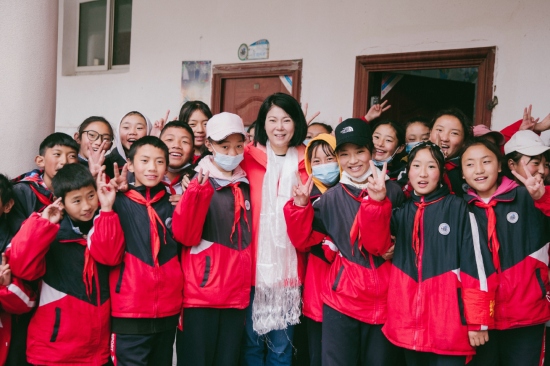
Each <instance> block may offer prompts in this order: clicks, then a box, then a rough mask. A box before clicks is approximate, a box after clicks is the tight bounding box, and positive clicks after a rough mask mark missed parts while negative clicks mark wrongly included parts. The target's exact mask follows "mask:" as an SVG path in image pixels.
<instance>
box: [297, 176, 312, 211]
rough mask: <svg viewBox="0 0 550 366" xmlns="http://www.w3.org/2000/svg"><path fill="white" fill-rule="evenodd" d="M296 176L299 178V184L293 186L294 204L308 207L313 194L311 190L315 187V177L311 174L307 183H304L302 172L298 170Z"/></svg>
mask: <svg viewBox="0 0 550 366" xmlns="http://www.w3.org/2000/svg"><path fill="white" fill-rule="evenodd" d="M296 178H297V179H298V185H297V186H294V187H292V191H293V194H292V195H293V196H294V204H295V205H296V206H301V207H306V206H307V204H308V203H309V196H311V190H312V189H313V179H312V176H311V175H310V176H309V177H308V178H307V182H306V184H302V178H301V177H300V173H299V172H298V171H296Z"/></svg>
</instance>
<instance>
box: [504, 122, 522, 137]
mask: <svg viewBox="0 0 550 366" xmlns="http://www.w3.org/2000/svg"><path fill="white" fill-rule="evenodd" d="M521 122H523V119H520V120H519V121H517V122H514V123H512V124H511V125H510V126H508V127H506V128H504V129H502V130H501V131H500V133H502V134H503V135H504V140H505V141H506V142H508V141H509V140H510V139H511V138H512V136H514V134H515V133H516V132H518V131H519V126H521Z"/></svg>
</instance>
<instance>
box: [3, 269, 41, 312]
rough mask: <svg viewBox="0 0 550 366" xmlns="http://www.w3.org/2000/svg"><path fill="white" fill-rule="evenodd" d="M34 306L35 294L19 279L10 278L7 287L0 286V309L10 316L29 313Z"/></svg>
mask: <svg viewBox="0 0 550 366" xmlns="http://www.w3.org/2000/svg"><path fill="white" fill-rule="evenodd" d="M35 304H36V294H35V293H34V291H32V289H31V288H30V286H29V285H27V284H25V283H23V281H22V280H21V279H19V278H17V277H12V283H11V284H10V285H9V286H0V309H2V310H4V311H6V312H8V313H10V314H23V313H27V312H29V311H31V309H32V308H33V307H34V306H35Z"/></svg>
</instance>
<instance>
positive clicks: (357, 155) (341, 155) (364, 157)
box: [337, 142, 372, 183]
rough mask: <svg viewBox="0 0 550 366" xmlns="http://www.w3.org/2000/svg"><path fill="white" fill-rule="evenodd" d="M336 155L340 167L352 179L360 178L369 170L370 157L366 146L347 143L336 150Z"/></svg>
mask: <svg viewBox="0 0 550 366" xmlns="http://www.w3.org/2000/svg"><path fill="white" fill-rule="evenodd" d="M337 154H338V161H339V162H340V166H341V167H342V169H343V170H344V171H345V172H347V173H348V174H349V175H350V176H351V177H353V178H359V177H361V176H362V175H363V174H365V173H366V172H367V171H368V170H369V168H370V165H369V161H371V159H372V155H371V153H370V151H369V149H368V148H367V147H366V146H359V145H355V144H353V143H351V142H348V143H346V144H344V145H342V146H341V147H340V148H339V149H338V152H337ZM357 183H362V182H357Z"/></svg>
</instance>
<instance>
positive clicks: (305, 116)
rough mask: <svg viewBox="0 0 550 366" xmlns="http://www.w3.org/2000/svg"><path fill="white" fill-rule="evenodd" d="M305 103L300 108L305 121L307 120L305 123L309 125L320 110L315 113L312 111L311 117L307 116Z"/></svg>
mask: <svg viewBox="0 0 550 366" xmlns="http://www.w3.org/2000/svg"><path fill="white" fill-rule="evenodd" d="M307 107H308V105H307V103H306V105H305V106H304V107H303V108H302V112H303V113H304V118H305V119H306V122H307V125H308V126H309V125H310V124H311V122H313V120H314V119H315V117H317V116H318V115H320V114H321V112H317V113H314V114H313V116H311V117H309V118H308V117H307Z"/></svg>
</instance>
